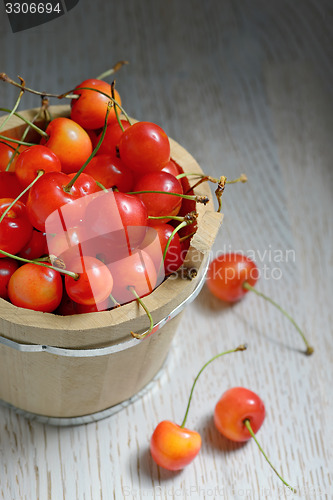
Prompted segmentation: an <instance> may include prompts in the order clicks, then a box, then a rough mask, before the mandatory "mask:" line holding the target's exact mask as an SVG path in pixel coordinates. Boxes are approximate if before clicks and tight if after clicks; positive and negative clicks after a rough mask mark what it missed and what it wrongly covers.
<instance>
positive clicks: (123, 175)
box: [84, 154, 134, 193]
mask: <svg viewBox="0 0 333 500" xmlns="http://www.w3.org/2000/svg"><path fill="white" fill-rule="evenodd" d="M84 173H85V174H89V175H91V177H93V178H94V179H95V180H96V181H98V182H100V183H101V184H102V185H103V186H104V187H105V188H106V189H109V188H113V187H116V188H117V189H118V190H119V191H121V192H123V193H126V192H127V191H131V190H132V188H133V185H134V178H133V174H132V172H131V171H130V170H129V169H128V168H126V167H125V166H124V165H123V164H122V162H121V161H120V160H119V158H116V157H115V156H112V155H110V154H99V155H96V156H94V158H92V159H91V160H90V162H89V163H88V165H87V166H86V168H85V169H84Z"/></svg>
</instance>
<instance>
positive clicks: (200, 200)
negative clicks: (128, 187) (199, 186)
mask: <svg viewBox="0 0 333 500" xmlns="http://www.w3.org/2000/svg"><path fill="white" fill-rule="evenodd" d="M146 193H148V194H168V195H170V196H178V197H179V198H185V199H186V200H193V201H196V202H198V203H203V204H204V205H206V203H208V202H209V198H208V197H207V196H196V195H189V194H180V193H171V192H166V191H148V190H147V191H130V192H129V193H127V194H146Z"/></svg>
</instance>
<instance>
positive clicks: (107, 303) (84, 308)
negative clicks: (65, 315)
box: [75, 297, 113, 314]
mask: <svg viewBox="0 0 333 500" xmlns="http://www.w3.org/2000/svg"><path fill="white" fill-rule="evenodd" d="M112 305H113V304H112V300H111V299H110V297H107V298H106V299H105V300H103V302H101V303H99V304H92V305H87V304H78V303H77V304H76V308H75V311H76V314H87V313H92V312H98V311H106V310H107V309H111V307H112Z"/></svg>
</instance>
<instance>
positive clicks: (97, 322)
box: [0, 106, 222, 425]
mask: <svg viewBox="0 0 333 500" xmlns="http://www.w3.org/2000/svg"><path fill="white" fill-rule="evenodd" d="M50 111H51V113H52V117H57V116H68V113H69V107H68V106H51V108H50ZM36 112H37V110H36V109H34V110H28V111H25V112H23V113H21V114H22V115H24V116H26V117H27V118H29V119H32V118H33V117H34V116H35V115H36ZM0 123H1V122H0ZM23 130H24V125H22V121H21V120H20V119H18V118H15V117H13V118H12V119H11V120H10V121H9V122H8V123H7V124H6V130H5V131H1V133H2V134H3V135H6V136H8V137H12V138H15V137H16V138H17V137H21V135H22V132H23ZM170 143H171V157H172V158H173V159H174V161H175V162H176V163H177V164H178V165H180V166H181V167H182V169H183V170H184V172H191V173H192V172H198V173H202V171H201V169H200V167H199V165H198V164H197V162H196V161H195V160H194V158H193V157H192V156H191V155H190V154H189V153H188V152H187V151H186V150H185V149H184V148H182V147H181V146H180V145H179V144H177V143H176V142H175V141H174V140H172V139H170ZM195 194H200V195H206V196H208V197H209V198H210V200H211V201H210V203H208V204H207V205H206V206H204V205H202V204H197V211H198V213H199V216H198V225H197V232H196V234H195V235H194V236H193V237H192V240H191V245H190V248H189V251H188V253H187V257H186V260H185V262H184V268H187V269H195V270H196V273H197V275H196V277H194V278H193V279H186V278H184V274H183V275H182V273H179V274H178V275H177V276H171V277H170V278H167V279H166V280H165V281H164V282H163V283H162V284H161V285H160V286H158V287H157V288H156V289H155V290H154V291H153V292H152V293H151V294H150V295H148V296H146V297H145V299H144V301H145V304H146V306H147V307H148V309H149V311H150V312H151V314H152V317H153V320H154V325H155V328H154V329H153V332H152V333H151V334H150V335H149V336H147V337H145V338H143V339H141V340H138V339H134V338H133V337H132V336H131V334H130V332H131V331H135V332H144V331H146V330H147V328H148V319H147V316H146V314H145V312H144V311H143V310H142V308H141V307H139V306H138V305H137V303H136V302H135V301H134V302H132V303H129V304H126V305H123V306H121V307H119V308H116V309H114V310H111V311H103V312H96V313H89V314H79V315H74V316H58V315H55V314H49V313H42V312H37V311H32V310H28V309H22V308H18V307H16V306H14V305H13V304H11V303H9V302H7V301H5V300H3V299H0V400H1V402H2V404H4V405H6V406H9V407H13V408H14V409H15V410H16V411H18V412H19V413H21V414H23V415H25V416H28V417H29V418H34V419H37V420H40V421H42V422H46V423H51V424H56V425H72V424H78V423H86V422H90V421H94V420H98V419H100V418H104V417H106V416H108V415H110V414H112V413H114V412H115V411H116V410H117V409H119V408H121V406H122V405H121V404H122V403H123V402H126V401H128V400H130V399H131V398H133V397H135V395H137V394H138V393H139V394H140V391H141V392H142V390H143V388H144V387H145V386H147V384H149V383H150V382H151V381H152V380H153V379H154V377H155V376H156V375H157V373H158V372H159V370H160V369H161V367H162V365H163V363H164V361H165V359H166V357H167V354H168V351H169V347H170V344H171V341H172V339H173V337H174V335H175V332H176V328H177V326H178V324H179V322H180V319H181V312H182V310H183V309H184V307H185V305H186V304H187V303H188V302H190V301H191V300H192V299H193V298H195V296H196V295H197V294H198V293H199V291H200V289H201V286H202V284H203V281H204V277H205V272H206V269H207V264H208V258H209V253H210V250H211V247H212V244H213V243H214V240H215V237H216V234H217V231H218V229H219V226H220V224H221V222H222V216H221V214H218V213H216V212H215V211H214V206H213V198H212V193H211V191H210V189H209V187H208V185H207V183H204V184H201V185H200V186H199V187H198V188H197V189H196V190H195Z"/></svg>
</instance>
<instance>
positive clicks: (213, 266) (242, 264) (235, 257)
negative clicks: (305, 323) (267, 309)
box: [206, 252, 314, 356]
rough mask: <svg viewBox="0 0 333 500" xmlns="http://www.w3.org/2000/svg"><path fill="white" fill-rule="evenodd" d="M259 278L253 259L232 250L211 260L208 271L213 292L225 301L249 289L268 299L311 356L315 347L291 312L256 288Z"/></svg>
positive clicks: (208, 284)
mask: <svg viewBox="0 0 333 500" xmlns="http://www.w3.org/2000/svg"><path fill="white" fill-rule="evenodd" d="M258 279H259V269H258V267H257V265H256V263H255V262H254V261H253V260H252V259H250V258H249V257H247V256H246V255H244V254H242V253H233V252H230V253H227V254H223V255H219V256H218V257H216V258H215V259H213V260H212V261H211V263H210V265H209V268H208V272H207V280H206V283H207V286H208V288H209V290H210V291H211V293H212V294H213V295H215V297H217V298H218V299H220V300H222V301H225V302H229V303H234V302H237V301H239V300H240V299H242V298H243V297H244V295H246V294H247V293H248V292H249V291H253V292H254V293H255V294H256V295H258V296H260V297H262V298H264V299H265V300H267V301H268V302H269V303H270V304H272V305H273V306H275V307H276V308H277V309H278V310H279V311H280V312H281V313H282V314H283V315H284V316H285V317H286V318H287V319H289V321H290V322H291V323H292V324H293V325H294V327H295V328H296V330H297V331H298V333H299V334H300V335H301V337H302V339H303V341H304V343H305V346H306V350H305V354H306V355H308V356H310V355H311V354H312V353H313V351H314V349H313V347H312V346H310V344H309V343H308V341H307V339H306V338H305V335H304V333H303V331H302V330H301V328H300V327H299V326H298V324H297V323H296V321H295V320H294V318H292V316H290V314H289V313H287V312H286V311H285V310H284V309H283V308H282V307H281V306H280V305H279V304H277V303H276V302H275V301H274V300H272V299H271V298H270V297H268V296H267V295H265V294H263V293H262V292H259V291H258V290H256V288H255V287H254V285H255V284H256V283H257V281H258Z"/></svg>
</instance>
